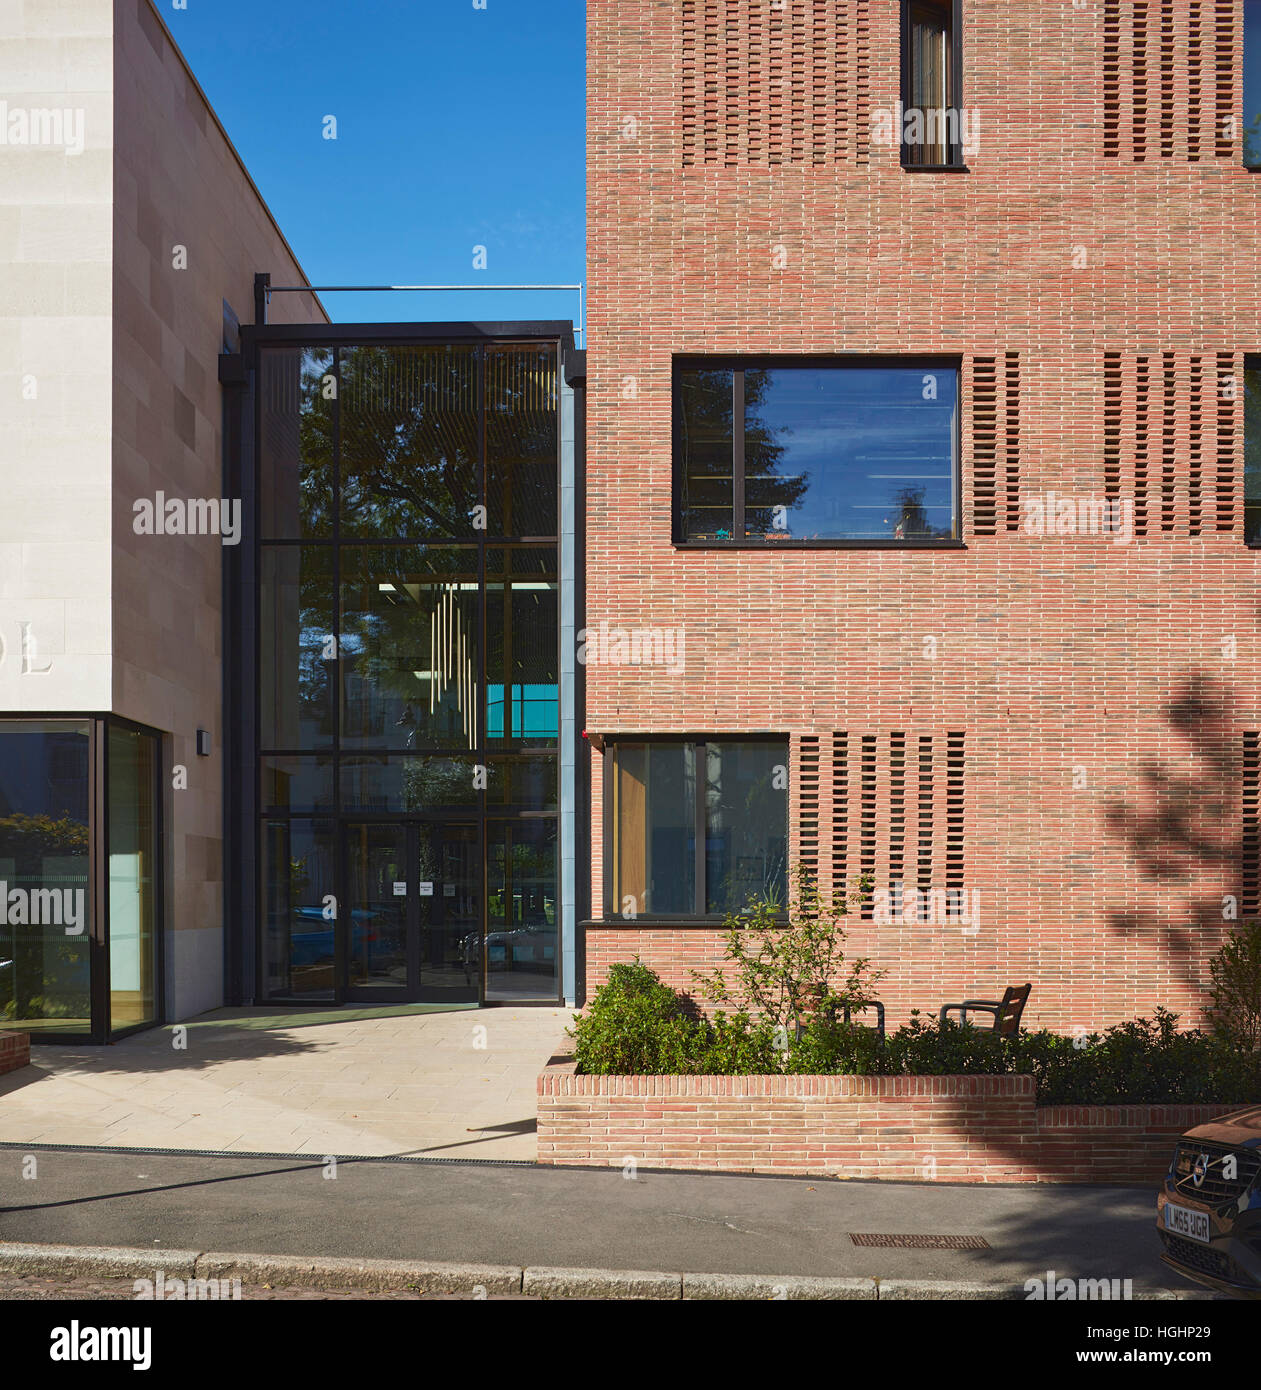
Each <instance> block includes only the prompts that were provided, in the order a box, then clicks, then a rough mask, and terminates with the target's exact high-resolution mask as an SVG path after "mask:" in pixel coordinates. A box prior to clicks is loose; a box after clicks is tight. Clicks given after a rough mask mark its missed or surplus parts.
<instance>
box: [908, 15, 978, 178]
mask: <svg viewBox="0 0 1261 1390" xmlns="http://www.w3.org/2000/svg"><path fill="white" fill-rule="evenodd" d="M945 3H946V4H948V5H949V7H950V82H951V91H952V95H953V97H954V101H953V102H952V103H951V105H950V106H949V107H947V108H946V109H947V110H953V111H957V112H962V110H963V0H945ZM911 4H912V0H901V14H900V19H899V30H898V35H899V37H898V49H899V65H900V73H901V76H900V81H899V86H898V92H899V96H900V98H901V101H900V109H901V114H902V116H903V126H902V129H901V130H899V131H898V132H897V137H898V142H897V143H898V162H899V164H900V165H901V166H902V169H903V170H904V171H905V172H906V173H908V174H966V173H969V172H970V170H969V169H968V166H967V165H966V164H965V163H964V159H963V150H962V148H961V147H960V146H958V145H952V146H951V149H950V159H949V160H948V161H947V162H946V163H945V164H917V163H915V162H913V161H912V160H909V159H908V158H907V144H906V141H905V138H904V136H905V129H906V127H905V116H906V112H907V111H908V110H911V109H912V107H911ZM956 119H957V118H956Z"/></svg>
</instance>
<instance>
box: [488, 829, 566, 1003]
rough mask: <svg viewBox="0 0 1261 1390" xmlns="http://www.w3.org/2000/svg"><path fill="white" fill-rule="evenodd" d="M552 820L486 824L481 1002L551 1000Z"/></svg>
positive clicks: (553, 976) (553, 912)
mask: <svg viewBox="0 0 1261 1390" xmlns="http://www.w3.org/2000/svg"><path fill="white" fill-rule="evenodd" d="M556 884H557V877H556V820H555V818H553V817H550V816H548V817H539V818H537V819H535V818H531V819H529V820H515V821H509V820H502V821H488V822H487V823H486V908H487V911H486V999H487V1001H488V1002H489V1001H514V1000H515V1001H521V1002H525V1001H542V1000H548V1001H550V1000H553V999H555V998H556V987H557V974H556V972H557V966H558V951H557V939H558V938H557V934H556Z"/></svg>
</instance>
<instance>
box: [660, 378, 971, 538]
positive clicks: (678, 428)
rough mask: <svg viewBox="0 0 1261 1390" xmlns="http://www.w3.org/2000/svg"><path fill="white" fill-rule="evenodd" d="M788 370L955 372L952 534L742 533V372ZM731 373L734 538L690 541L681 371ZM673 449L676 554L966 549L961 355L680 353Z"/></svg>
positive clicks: (673, 385)
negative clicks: (774, 536) (771, 536)
mask: <svg viewBox="0 0 1261 1390" xmlns="http://www.w3.org/2000/svg"><path fill="white" fill-rule="evenodd" d="M786 367H815V368H818V367H838V368H844V367H855V368H861V367H868V368H870V367H904V368H906V369H907V370H909V371H913V372H914V371H920V372H932V371H941V370H943V369H946V370H950V371H953V372H955V373H956V397H955V429H954V440H953V444H954V479H953V482H952V485H951V498H950V500H951V504H952V508H953V512H954V516H953V529H954V532H955V534H954V536H952V537H942V536H931V537H919V538H915V537H911V538H908V539H904V540H894V539H889V540H873V539H871V538H867V539H846V538H835V539H819V540H814V539H785V540H780V541H774V542H770V541H767V540H765V539H764V538H762V537H759V536H745V535H744V534H743V531H744V471H743V470H744V372H745V371H746V370H749V369H752V370H759V369H763V368H766V369H775V368H781V369H782V368H786ZM698 369H703V370H711V371H730V372H732V374H733V378H732V399H733V404H732V461H731V466H732V527H731V530H732V536H731V539H730V540H728V541H719V540H689V539H688V538H687V537H686V536H685V535H684V534H683V490H684V474H683V431H682V417H681V407H682V397H681V393H680V390H679V373H680V372H684V371H688V370H693V371H694V370H698ZM670 397H671V420H672V433H673V439H672V446H671V535H672V539H673V544H674V547H675V549H677V550H717V551H729V550H739V551H748V550H755V551H784V550H966V549H967V545H966V542H965V541H964V540H963V357H962V356H961V355H952V354H934V355H932V356H917V355H907V354H901V353H883V354H863V355H857V354H837V353H830V354H829V353H823V354H820V353H814V354H799V353H793V354H783V353H776V354H770V355H765V354H763V355H752V354H743V353H741V354H734V355H733V354H724V355H716V356H707V355H704V354H701V355H698V354H695V353H689V354H682V355H678V356H676V357H675V358H674V360H673V364H672V368H671V375H670Z"/></svg>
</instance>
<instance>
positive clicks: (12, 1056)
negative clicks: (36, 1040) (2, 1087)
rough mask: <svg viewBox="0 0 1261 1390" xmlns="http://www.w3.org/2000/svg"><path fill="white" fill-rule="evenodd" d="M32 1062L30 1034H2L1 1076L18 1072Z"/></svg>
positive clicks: (0, 1035)
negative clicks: (10, 1072)
mask: <svg viewBox="0 0 1261 1390" xmlns="http://www.w3.org/2000/svg"><path fill="white" fill-rule="evenodd" d="M30 1060H31V1039H30V1035H29V1034H28V1033H0V1076H3V1075H4V1073H5V1072H9V1071H17V1070H18V1068H19V1067H24V1066H26V1065H27V1063H29V1062H30Z"/></svg>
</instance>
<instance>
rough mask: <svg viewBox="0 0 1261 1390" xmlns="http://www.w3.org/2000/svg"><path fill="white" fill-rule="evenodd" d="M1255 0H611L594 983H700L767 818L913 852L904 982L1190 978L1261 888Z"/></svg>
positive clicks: (592, 523)
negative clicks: (642, 978) (1249, 468)
mask: <svg viewBox="0 0 1261 1390" xmlns="http://www.w3.org/2000/svg"><path fill="white" fill-rule="evenodd" d="M1257 8H1258V7H1257V5H1256V4H1255V3H1254V0H1176V3H1175V0H1149V2H1147V3H1144V0H1087V4H1086V5H1085V6H1084V7H1082V8H1078V7H1077V6H1076V5H1074V4H1070V3H1044V0H1038V3H1033V2H1032V0H962V2H961V3H955V4H950V3H946V4H944V5H921V4H912V3H907V4H899V3H898V2H897V0H779V2H778V3H776V0H738V2H737V0H589V3H588V13H589V20H588V66H589V111H588V142H589V147H588V161H589V171H588V178H589V185H588V187H589V194H588V212H589V266H588V275H589V286H590V318H589V343H590V348H589V353H588V364H587V365H588V378H587V381H588V393H589V394H588V411H589V414H588V424H587V448H588V481H587V497H586V505H587V537H586V544H587V574H586V622H587V624H588V629H589V632H590V633H594V632H595V631H596V630H599V629H600V625H601V624H602V623H607V624H608V628H607V629H604V630H603V636H602V637H600V639H599V641H598V642H596V647H597V648H598V650H597V651H596V653H595V655H594V657H593V658H592V657H589V659H588V662H587V676H586V679H587V684H586V728H587V731H588V735H589V738H590V741H591V788H592V798H591V800H592V809H591V844H592V847H593V851H594V854H593V860H594V867H593V874H592V884H591V917H592V920H591V922H590V923H589V924H588V926H587V927H586V930H585V943H586V947H585V949H586V979H587V989H588V993H589V992H590V991H591V990H592V989H594V988H595V986H596V985H597V984H598V983H599V981H600V980H601V979H602V978H603V976H604V974H605V972H606V970H607V967H608V965H609V964H610V962H612V961H616V960H624V959H629V958H630V957H632V956H634V955H635V954H639V955H640V956H642V957H643V959H644V960H645V961H646V962H648V963H649V964H651V965H653V966H654V967H656V968H658V969H659V970H660V971H661V972H662V973H663V975H664V976H665V977H666V978H667V979H669V980H670V981H672V982H674V983H677V984H681V985H686V984H687V983H688V967H690V966H694V965H697V966H699V965H702V964H705V963H708V962H712V961H714V960H716V959H717V958H718V955H719V951H720V938H719V933H718V930H717V927H718V920H719V917H720V913H719V912H718V911H717V910H716V909H718V908H720V907H721V906H722V905H723V903H724V902H725V901H727V900H729V899H730V898H731V895H732V894H734V893H735V892H736V891H737V890H742V889H743V888H745V887H747V886H749V885H751V884H752V885H755V884H756V883H757V882H758V881H770V880H771V879H774V880H775V882H776V883H777V884H778V883H780V882H782V878H783V872H782V862H781V861H782V858H783V856H782V853H781V846H782V842H783V841H784V840H786V842H787V846H788V858H789V860H790V861H791V860H798V859H799V860H800V861H802V862H804V863H805V864H806V865H807V866H808V867H810V868H811V869H812V870H815V871H817V873H818V876H819V880H820V882H821V884H822V885H823V887H824V888H825V889H826V888H827V887H829V886H830V885H832V884H834V883H840V882H851V881H853V880H854V879H855V877H856V876H858V875H860V874H866V875H869V876H870V878H871V881H872V883H873V885H874V886H875V887H876V888H877V889H879V890H881V891H882V892H884V893H885V894H886V895H887V894H888V893H889V892H892V893H893V894H894V901H893V910H891V911H890V910H885V909H886V907H887V905H888V904H887V900H886V902H885V903H884V904H880V903H877V904H874V905H872V906H869V907H868V908H867V909H866V910H865V911H864V912H862V913H860V914H859V915H857V916H856V917H855V918H854V923H853V931H852V934H851V948H852V949H853V950H854V951H855V952H856V953H859V954H864V955H870V956H871V957H873V959H874V961H875V962H876V963H877V964H878V965H879V966H881V967H882V968H884V969H886V970H887V971H888V976H887V979H886V981H885V983H884V985H883V986H882V988H881V994H882V997H883V998H884V999H885V1001H886V1003H887V1005H888V1007H889V1014H890V1022H891V1023H896V1022H899V1021H901V1020H902V1019H903V1018H904V1017H905V1015H906V1013H907V1012H908V1011H909V1009H911V1008H913V1007H918V1008H920V1009H926V1010H932V1011H935V1010H936V1008H937V1007H938V1006H940V1005H941V1004H942V1003H943V1002H946V1001H951V1000H956V999H961V998H964V997H969V996H978V995H979V996H981V997H996V996H995V991H998V992H999V993H1001V991H1002V988H1003V987H1004V986H1006V985H1008V984H1021V983H1023V982H1024V981H1025V980H1030V981H1032V982H1033V986H1034V988H1033V995H1032V999H1031V1001H1030V1006H1029V1009H1028V1010H1027V1011H1026V1014H1025V1021H1026V1024H1028V1025H1033V1026H1039V1025H1048V1026H1055V1027H1058V1028H1062V1029H1071V1028H1073V1027H1074V1026H1078V1025H1081V1026H1086V1027H1090V1028H1093V1027H1096V1026H1100V1025H1102V1024H1105V1023H1109V1022H1115V1021H1117V1020H1118V1019H1121V1018H1123V1017H1128V1016H1132V1015H1133V1014H1134V1013H1136V1012H1143V1011H1150V1010H1151V1009H1152V1008H1153V1007H1154V1006H1155V1005H1157V1004H1162V1003H1163V1004H1166V1005H1168V1006H1169V1007H1171V1008H1173V1009H1175V1010H1178V1011H1179V1012H1181V1013H1183V1014H1184V1016H1185V1017H1186V1018H1187V1020H1188V1021H1192V1020H1194V1019H1195V1018H1197V1017H1198V1015H1199V1011H1200V1008H1201V1006H1202V1004H1203V1002H1204V981H1205V979H1206V975H1207V969H1206V963H1207V961H1208V959H1209V958H1210V956H1211V955H1212V954H1213V952H1214V951H1215V950H1216V949H1217V947H1218V946H1219V944H1220V942H1221V939H1222V937H1223V935H1224V933H1225V932H1226V930H1227V929H1228V927H1229V923H1230V919H1231V918H1232V916H1234V915H1236V914H1238V915H1244V914H1247V913H1253V912H1255V911H1256V910H1257V908H1258V902H1257V897H1258V890H1259V883H1258V867H1257V808H1258V771H1259V765H1258V757H1259V755H1258V731H1261V707H1259V706H1258V663H1257V657H1256V652H1257V638H1258V619H1259V615H1261V598H1259V597H1258V592H1257V552H1256V551H1255V550H1253V549H1251V548H1250V547H1249V544H1248V539H1247V535H1248V532H1249V530H1250V529H1251V528H1250V526H1248V525H1246V523H1248V522H1251V519H1252V517H1253V508H1252V507H1251V506H1246V502H1247V501H1248V500H1249V499H1248V498H1247V497H1246V493H1247V492H1248V491H1249V489H1247V488H1246V485H1245V484H1246V479H1245V471H1246V470H1245V459H1246V456H1247V457H1251V458H1258V455H1257V452H1256V450H1257V439H1256V431H1255V430H1253V429H1251V428H1246V427H1245V420H1246V417H1248V416H1253V417H1256V416H1257V412H1258V408H1259V406H1261V402H1259V400H1258V375H1257V373H1256V372H1255V371H1254V370H1251V357H1252V354H1259V353H1261V216H1259V215H1258V214H1259V211H1261V178H1258V177H1257V176H1256V174H1255V173H1254V172H1253V171H1252V170H1251V169H1250V167H1249V162H1257V143H1256V142H1255V141H1254V140H1251V138H1250V137H1252V136H1255V134H1256V131H1257V130H1261V127H1256V128H1255V129H1254V130H1251V131H1250V130H1249V122H1248V119H1247V118H1248V112H1249V111H1251V112H1252V113H1253V115H1255V114H1256V111H1257V107H1258V100H1257V98H1258V93H1257V91H1256V85H1257V72H1258V65H1259V62H1261V60H1259V59H1258V57H1257V54H1256V47H1257V43H1256V42H1255V41H1254V38H1253V35H1254V34H1255V35H1256V36H1257V39H1261V15H1258V13H1257ZM1245 31H1246V32H1247V34H1248V36H1249V37H1248V43H1247V45H1245ZM1246 47H1247V49H1248V51H1247V53H1246V52H1245V48H1246ZM1250 102H1251V105H1249V103H1250ZM943 110H944V111H945V112H946V113H947V115H948V116H949V119H945V120H942V121H941V123H940V124H939V125H937V126H934V123H933V121H932V119H931V116H932V115H935V114H939V113H940V111H943ZM908 111H915V112H927V113H929V115H928V116H927V117H926V118H925V121H924V123H923V124H922V125H921V126H918V127H917V126H916V124H915V122H914V121H912V120H910V119H908V116H907V112H908ZM959 113H962V118H960V115H959ZM899 136H901V137H903V138H902V139H899ZM812 411H813V412H814V413H813V415H812ZM724 460H725V462H724ZM728 465H729V466H728ZM1258 468H1259V469H1261V459H1259V460H1258ZM1249 476H1252V474H1251V472H1250V473H1249ZM1051 494H1053V495H1051ZM1258 496H1261V493H1258ZM619 629H620V630H621V631H622V633H624V634H625V635H626V639H627V640H626V641H625V642H623V643H622V644H621V645H620V646H619V636H620V634H619ZM637 634H638V635H637ZM762 736H769V742H767V743H765V744H763V743H760V742H759V739H760V738H761V737H762ZM689 739H690V740H691V742H690V744H688V743H686V740H689ZM733 745H734V746H733ZM689 749H690V751H689ZM781 766H784V767H786V769H787V772H786V775H784V774H783V773H778V772H777V771H776V769H777V768H780V767H781ZM702 769H703V770H706V771H707V774H708V775H707V776H698V770H702ZM707 782H708V783H709V786H708V787H707V786H706V783H707ZM716 782H717V783H718V784H719V785H717V786H716V785H715V783H716ZM698 783H699V784H700V786H699V789H698V786H697V784H698ZM773 793H778V794H779V797H780V800H779V801H778V802H777V801H776V800H775V796H774V794H773ZM783 826H786V830H784V831H783V833H782V834H781V827H783ZM698 845H699V848H698ZM613 860H616V863H614V862H613ZM768 865H770V866H771V867H769V868H768ZM897 884H902V885H903V886H904V887H903V893H904V895H909V891H910V890H911V889H912V888H914V889H916V890H921V891H922V892H923V893H924V894H925V895H926V896H925V899H924V901H923V903H922V904H921V907H922V909H923V910H922V911H921V912H920V916H922V917H926V918H927V919H928V920H910V919H911V918H912V917H913V916H914V913H913V912H912V911H910V910H909V909H908V908H906V907H904V908H903V910H902V912H901V920H899V913H898V911H897V903H896V887H895V885H897ZM945 890H950V893H951V897H950V899H949V900H948V902H947V904H946V908H945V910H944V911H943V910H942V906H941V900H942V898H943V896H944V894H945ZM724 894H725V895H726V897H725V898H724ZM933 894H935V895H936V896H932V895H933ZM905 901H906V899H905V898H904V902H905ZM960 908H962V915H960ZM632 914H633V915H632Z"/></svg>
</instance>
